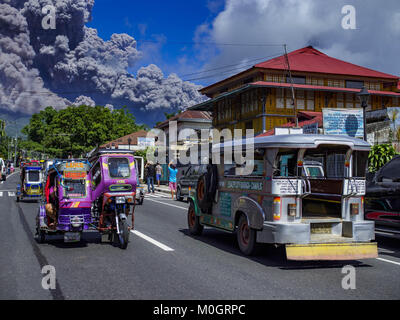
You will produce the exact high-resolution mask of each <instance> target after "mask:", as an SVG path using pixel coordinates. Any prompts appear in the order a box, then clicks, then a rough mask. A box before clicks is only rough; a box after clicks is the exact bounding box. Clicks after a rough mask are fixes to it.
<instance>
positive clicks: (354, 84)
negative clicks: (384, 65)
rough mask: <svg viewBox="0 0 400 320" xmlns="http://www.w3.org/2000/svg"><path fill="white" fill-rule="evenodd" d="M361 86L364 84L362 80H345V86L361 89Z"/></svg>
mask: <svg viewBox="0 0 400 320" xmlns="http://www.w3.org/2000/svg"><path fill="white" fill-rule="evenodd" d="M363 86H364V81H352V80H346V88H351V89H362V88H363Z"/></svg>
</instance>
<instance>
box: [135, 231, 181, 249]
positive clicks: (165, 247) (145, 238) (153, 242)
mask: <svg viewBox="0 0 400 320" xmlns="http://www.w3.org/2000/svg"><path fill="white" fill-rule="evenodd" d="M131 232H132V233H133V234H135V235H137V236H138V237H140V238H142V239H144V240H146V241H148V242H150V243H152V244H154V245H155V246H157V247H159V248H161V249H163V250H164V251H175V250H174V249H172V248H170V247H168V246H166V245H165V244H162V243H161V242H158V241H157V240H154V239H153V238H150V237H149V236H146V235H145V234H143V233H141V232H139V231H136V230H131Z"/></svg>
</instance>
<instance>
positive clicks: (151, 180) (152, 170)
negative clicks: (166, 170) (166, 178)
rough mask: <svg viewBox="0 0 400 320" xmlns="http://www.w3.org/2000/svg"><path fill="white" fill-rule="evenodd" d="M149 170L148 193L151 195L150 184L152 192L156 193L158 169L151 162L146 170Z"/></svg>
mask: <svg viewBox="0 0 400 320" xmlns="http://www.w3.org/2000/svg"><path fill="white" fill-rule="evenodd" d="M146 169H147V172H146V173H147V175H146V176H147V191H148V193H150V184H151V191H152V192H153V193H154V178H155V175H156V169H155V167H154V165H153V164H152V163H151V162H147V164H146V168H145V170H146Z"/></svg>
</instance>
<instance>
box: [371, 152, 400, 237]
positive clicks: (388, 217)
mask: <svg viewBox="0 0 400 320" xmlns="http://www.w3.org/2000/svg"><path fill="white" fill-rule="evenodd" d="M365 218H366V219H367V220H373V221H375V230H376V231H378V232H379V233H381V232H384V233H389V234H391V235H398V236H400V156H396V157H394V158H393V159H392V160H391V161H389V162H388V163H387V164H386V165H384V166H383V167H382V168H381V169H380V170H378V171H377V172H376V174H375V176H374V177H373V178H372V181H369V182H368V183H367V193H366V204H365Z"/></svg>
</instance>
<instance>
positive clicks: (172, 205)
mask: <svg viewBox="0 0 400 320" xmlns="http://www.w3.org/2000/svg"><path fill="white" fill-rule="evenodd" d="M147 201H153V202H157V203H161V204H165V205H166V206H170V207H174V208H179V209H182V210H187V208H184V207H180V206H176V205H174V204H170V203H165V202H162V201H157V200H153V199H147Z"/></svg>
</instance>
